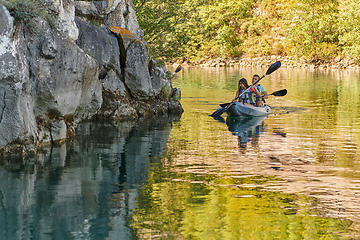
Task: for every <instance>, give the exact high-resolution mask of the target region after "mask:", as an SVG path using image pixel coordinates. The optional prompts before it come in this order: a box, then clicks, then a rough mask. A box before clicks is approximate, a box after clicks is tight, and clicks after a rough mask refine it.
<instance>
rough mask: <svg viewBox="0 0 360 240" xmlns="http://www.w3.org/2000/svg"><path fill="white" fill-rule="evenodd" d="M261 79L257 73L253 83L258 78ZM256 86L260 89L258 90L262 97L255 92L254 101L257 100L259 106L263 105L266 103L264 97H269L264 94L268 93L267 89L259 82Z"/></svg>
mask: <svg viewBox="0 0 360 240" xmlns="http://www.w3.org/2000/svg"><path fill="white" fill-rule="evenodd" d="M259 79H260V76H259V75H257V74H255V75H254V76H253V78H252V84H254V83H255V82H256V81H257V80H259ZM254 87H255V88H256V89H257V90H258V92H259V93H260V95H261V96H260V97H259V96H258V95H256V94H253V96H252V97H253V101H254V102H255V104H256V106H257V107H263V106H264V105H265V99H264V98H268V97H267V96H266V97H263V96H264V95H266V94H267V92H266V89H265V87H264V86H263V85H260V84H259V83H257V84H256V85H254Z"/></svg>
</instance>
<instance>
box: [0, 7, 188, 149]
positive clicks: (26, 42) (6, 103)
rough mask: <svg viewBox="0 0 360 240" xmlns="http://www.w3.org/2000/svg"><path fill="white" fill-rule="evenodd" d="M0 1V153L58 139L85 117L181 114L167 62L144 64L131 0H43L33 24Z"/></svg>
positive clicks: (144, 51)
mask: <svg viewBox="0 0 360 240" xmlns="http://www.w3.org/2000/svg"><path fill="white" fill-rule="evenodd" d="M0 3H2V4H3V5H1V4H0V152H2V153H14V152H17V153H26V152H36V150H37V149H38V148H39V147H40V146H41V145H42V144H44V143H59V142H62V141H64V140H65V139H66V138H67V137H70V136H72V135H74V134H75V128H76V126H77V125H78V124H79V123H80V122H81V121H83V120H84V119H112V120H117V121H119V120H120V121H121V120H128V119H137V118H147V117H150V116H153V115H164V114H168V113H175V114H180V115H181V113H182V112H183V109H182V107H181V104H180V103H179V102H178V101H175V100H173V99H170V98H169V96H170V93H171V91H172V86H171V82H170V80H169V79H168V78H167V76H168V72H167V70H166V68H160V67H157V66H156V62H154V61H153V60H152V61H151V64H149V62H148V54H149V52H148V46H147V43H146V42H145V41H144V39H143V33H142V31H141V29H140V28H139V25H138V23H137V20H136V15H135V11H134V9H133V5H132V2H131V0H115V1H90V2H85V1H75V2H73V1H71V0H68V1H66V2H63V1H58V0H53V1H51V0H48V1H45V2H44V3H42V5H41V7H42V8H44V9H46V14H47V15H45V17H44V16H41V17H40V16H39V17H35V18H33V19H31V24H32V28H31V29H29V27H28V25H27V23H25V22H23V21H22V19H21V16H20V17H19V15H17V19H15V18H14V17H13V16H11V14H10V12H9V9H11V8H12V9H14V8H16V6H14V5H10V4H9V3H8V2H5V1H1V2H0ZM37 4H39V3H37ZM8 8H9V9H8ZM75 13H76V14H77V15H75ZM54 18H55V20H51V21H50V20H48V19H54ZM94 19H95V20H96V21H97V22H98V23H101V24H100V25H99V26H96V25H98V24H95V25H94V24H91V23H90V21H92V22H93V21H94ZM93 23H94V22H93Z"/></svg>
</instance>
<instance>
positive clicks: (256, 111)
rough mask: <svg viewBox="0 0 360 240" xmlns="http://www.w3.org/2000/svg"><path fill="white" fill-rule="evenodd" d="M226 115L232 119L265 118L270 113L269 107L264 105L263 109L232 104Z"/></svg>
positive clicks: (243, 104) (242, 104)
mask: <svg viewBox="0 0 360 240" xmlns="http://www.w3.org/2000/svg"><path fill="white" fill-rule="evenodd" d="M226 113H227V114H228V115H229V116H232V117H241V116H252V117H259V116H266V115H269V114H270V113H271V107H269V106H267V105H265V106H264V107H255V106H253V105H249V104H245V103H241V102H234V103H233V104H231V106H230V107H228V108H227V109H226Z"/></svg>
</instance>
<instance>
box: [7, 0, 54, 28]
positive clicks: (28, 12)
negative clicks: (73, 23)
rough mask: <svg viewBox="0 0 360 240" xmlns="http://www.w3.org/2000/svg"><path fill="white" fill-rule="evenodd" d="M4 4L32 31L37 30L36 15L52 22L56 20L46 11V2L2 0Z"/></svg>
mask: <svg viewBox="0 0 360 240" xmlns="http://www.w3.org/2000/svg"><path fill="white" fill-rule="evenodd" d="M2 3H3V4H4V6H5V7H6V8H7V9H8V10H9V12H10V14H11V15H12V16H13V17H14V18H15V20H17V21H19V22H23V23H24V24H25V26H26V27H27V28H28V29H29V31H31V32H35V31H36V22H35V21H34V19H35V18H36V17H41V18H44V19H47V20H48V21H49V23H50V24H54V23H55V20H54V18H53V17H52V16H50V15H49V14H47V13H46V10H45V9H44V7H43V6H44V4H43V2H41V1H36V0H8V1H2Z"/></svg>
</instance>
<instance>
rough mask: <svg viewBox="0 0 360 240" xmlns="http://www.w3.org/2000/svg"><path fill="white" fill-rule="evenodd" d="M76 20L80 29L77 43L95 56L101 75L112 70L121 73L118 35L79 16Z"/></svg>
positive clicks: (103, 75) (101, 76) (87, 52)
mask: <svg viewBox="0 0 360 240" xmlns="http://www.w3.org/2000/svg"><path fill="white" fill-rule="evenodd" d="M75 22H76V25H77V27H78V29H79V37H78V39H77V40H76V44H77V45H78V46H79V47H80V48H81V49H83V50H84V52H85V53H86V54H88V55H90V56H91V57H93V58H95V60H96V61H97V63H98V67H99V77H100V78H104V77H105V76H106V74H107V72H108V71H110V70H113V71H115V72H116V73H117V74H121V69H120V50H119V44H118V41H117V39H116V37H115V36H114V35H112V34H109V33H107V32H106V31H104V30H102V29H100V28H98V27H96V26H94V25H92V24H90V23H88V22H85V21H83V20H81V19H79V18H76V19H75Z"/></svg>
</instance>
